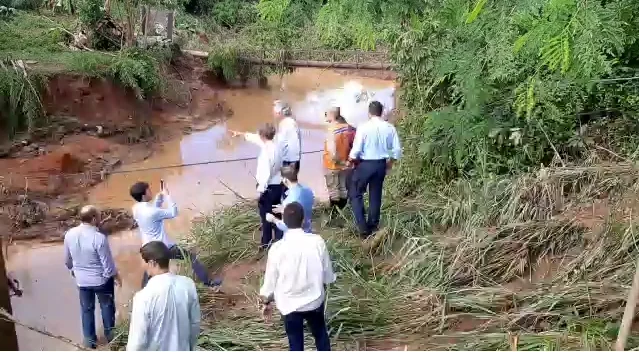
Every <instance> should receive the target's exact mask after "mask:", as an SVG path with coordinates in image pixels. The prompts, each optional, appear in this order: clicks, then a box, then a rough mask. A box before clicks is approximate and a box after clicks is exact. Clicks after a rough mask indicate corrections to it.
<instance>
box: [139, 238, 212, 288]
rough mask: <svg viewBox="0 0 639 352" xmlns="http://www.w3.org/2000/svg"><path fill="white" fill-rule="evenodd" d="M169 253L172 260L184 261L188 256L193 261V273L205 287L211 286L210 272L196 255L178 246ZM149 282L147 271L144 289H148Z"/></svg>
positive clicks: (143, 278)
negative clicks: (185, 256)
mask: <svg viewBox="0 0 639 352" xmlns="http://www.w3.org/2000/svg"><path fill="white" fill-rule="evenodd" d="M169 252H170V253H171V259H178V260H182V259H184V254H186V255H188V257H189V259H190V260H191V268H192V269H193V272H194V273H195V276H196V277H197V279H198V280H200V281H201V282H202V283H203V284H205V285H209V284H210V280H209V271H208V270H207V269H206V267H205V266H204V265H202V263H200V261H199V260H197V256H196V255H195V253H193V252H190V251H187V250H185V249H182V248H180V247H179V246H177V245H173V246H171V247H170V248H169ZM148 282H149V274H147V272H146V271H145V272H144V275H143V276H142V288H144V287H146V284H147V283H148Z"/></svg>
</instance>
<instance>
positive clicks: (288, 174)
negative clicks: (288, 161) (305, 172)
mask: <svg viewBox="0 0 639 352" xmlns="http://www.w3.org/2000/svg"><path fill="white" fill-rule="evenodd" d="M280 172H281V173H282V177H284V178H285V179H287V180H289V181H291V182H297V168H296V167H295V166H294V165H286V166H282V169H281V170H280Z"/></svg>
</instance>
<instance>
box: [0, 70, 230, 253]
mask: <svg viewBox="0 0 639 352" xmlns="http://www.w3.org/2000/svg"><path fill="white" fill-rule="evenodd" d="M170 71H171V72H173V75H172V76H170V77H169V78H168V79H169V84H168V86H169V87H170V89H169V90H168V91H167V92H166V93H167V94H166V98H163V99H150V100H147V101H140V100H138V99H136V98H135V96H134V95H133V94H131V93H130V92H127V91H126V90H124V89H122V88H121V87H120V86H118V85H117V84H114V83H113V82H111V81H109V80H106V79H99V78H87V77H82V76H77V75H64V74H59V75H56V76H54V77H52V78H51V79H50V80H49V82H48V87H47V91H46V92H45V95H44V97H43V106H44V108H45V111H46V114H47V116H48V117H47V118H48V121H47V124H46V125H45V126H42V127H41V128H39V129H37V130H35V131H33V132H32V133H30V134H23V135H20V136H18V137H17V138H15V139H14V140H13V141H5V142H4V143H0V192H1V194H2V197H1V198H0V207H1V208H0V233H2V234H4V236H5V237H6V238H8V239H9V241H8V242H11V241H15V240H27V239H38V240H41V241H59V240H61V238H62V235H63V233H64V231H66V229H68V228H69V227H70V226H72V225H73V223H74V221H75V220H74V219H73V217H74V215H75V214H76V213H77V210H78V208H79V207H80V206H81V205H83V204H84V202H85V201H86V199H87V191H88V190H89V189H90V188H91V187H92V186H94V185H96V184H97V183H99V182H101V181H102V180H104V179H105V177H106V176H107V175H108V174H109V173H110V172H112V171H113V170H115V169H118V168H119V167H120V166H121V165H124V164H128V163H132V162H137V161H141V160H144V159H146V158H148V157H149V156H150V155H151V154H152V153H153V152H154V151H156V150H157V149H158V148H161V143H162V142H163V141H166V140H169V139H171V138H175V137H176V136H178V135H180V134H184V133H189V132H190V131H192V130H194V129H205V128H208V127H210V126H211V125H213V124H215V123H218V122H219V121H221V120H224V119H226V118H228V117H229V116H231V114H232V111H230V110H229V109H226V108H225V106H224V104H223V102H222V101H221V100H219V99H218V94H217V92H218V91H219V89H221V86H220V85H219V84H217V83H216V81H215V80H214V79H212V78H211V77H210V76H208V75H207V73H206V72H205V70H204V66H203V65H202V64H201V63H200V62H197V61H195V60H189V59H187V58H184V59H182V60H180V61H179V63H178V64H177V65H176V66H174V67H173V68H172V69H171V70H170ZM103 210H104V212H105V213H104V216H103V219H104V221H103V230H104V231H105V232H107V233H111V232H114V231H118V230H123V229H128V228H132V227H133V226H134V223H133V221H132V219H131V217H130V216H129V214H128V211H127V210H125V209H103Z"/></svg>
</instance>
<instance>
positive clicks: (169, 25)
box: [166, 11, 175, 41]
mask: <svg viewBox="0 0 639 352" xmlns="http://www.w3.org/2000/svg"><path fill="white" fill-rule="evenodd" d="M174 15H175V11H170V12H169V13H167V14H166V37H167V38H168V39H169V40H171V41H173V24H174V22H173V21H174Z"/></svg>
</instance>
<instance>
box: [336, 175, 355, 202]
mask: <svg viewBox="0 0 639 352" xmlns="http://www.w3.org/2000/svg"><path fill="white" fill-rule="evenodd" d="M352 173H353V170H352V169H346V170H340V171H339V173H338V187H337V189H338V197H339V200H338V202H337V206H338V207H339V208H340V209H344V208H345V207H346V205H347V204H348V188H349V183H350V181H351V178H352Z"/></svg>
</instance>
